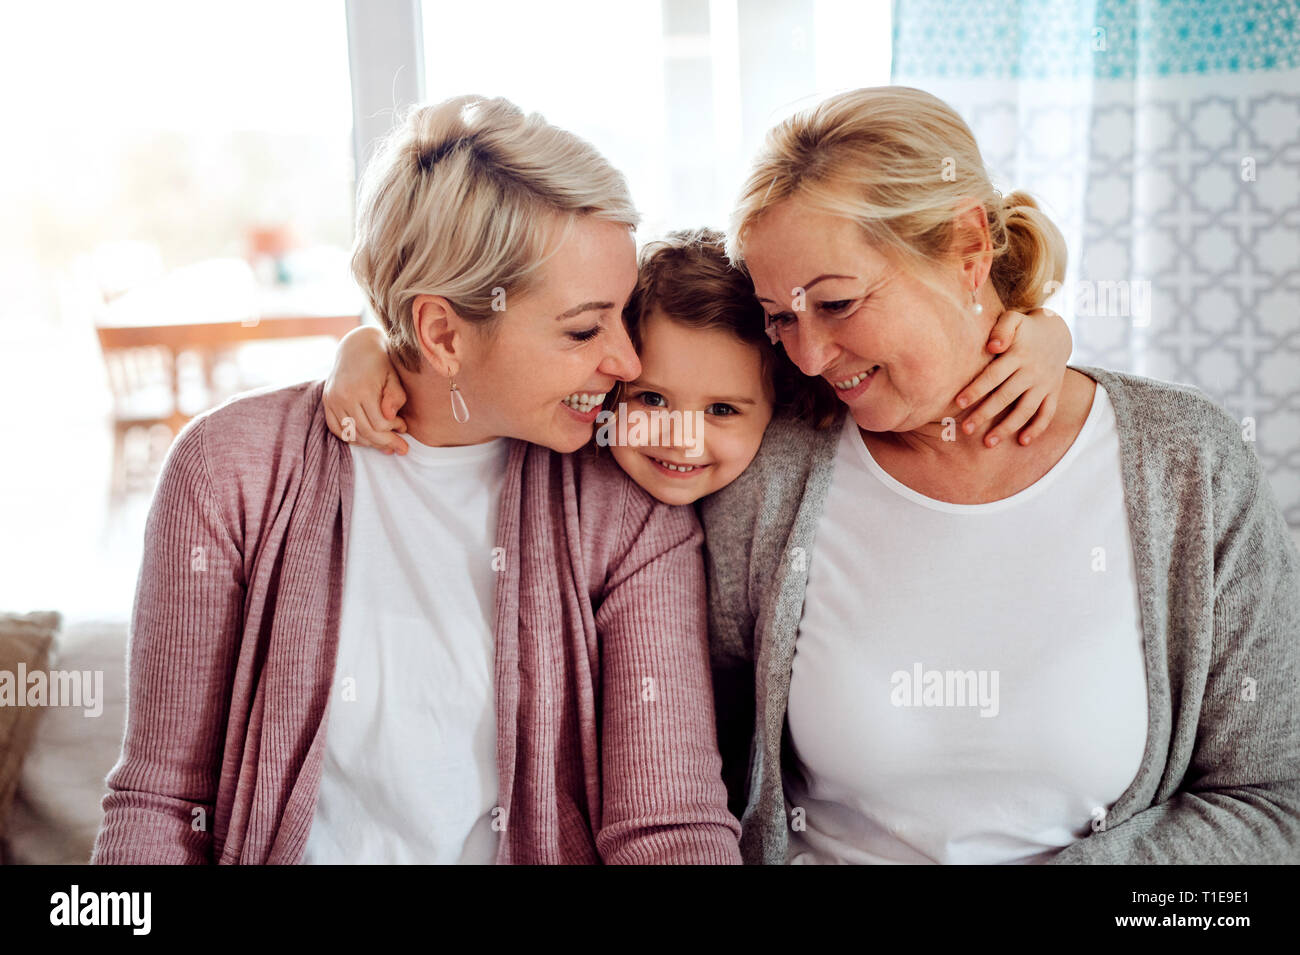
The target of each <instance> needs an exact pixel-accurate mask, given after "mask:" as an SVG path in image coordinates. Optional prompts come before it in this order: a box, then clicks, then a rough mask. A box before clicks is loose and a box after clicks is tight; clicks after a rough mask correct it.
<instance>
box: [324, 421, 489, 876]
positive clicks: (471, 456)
mask: <svg viewBox="0 0 1300 955" xmlns="http://www.w3.org/2000/svg"><path fill="white" fill-rule="evenodd" d="M406 442H407V444H408V445H409V447H410V451H409V452H408V453H407V454H406V455H405V456H399V455H385V454H383V453H381V452H379V451H376V450H374V449H370V448H358V447H356V446H353V448H352V463H353V472H354V475H355V491H354V495H353V499H352V520H351V527H350V529H349V539H348V546H347V561H346V567H345V572H344V583H343V603H342V618H341V621H340V627H339V653H338V663H337V665H336V667H335V677H334V684H333V687H332V690H331V692H332V694H333V698H332V700H331V703H330V713H329V717H328V723H327V726H326V750H325V762H324V768H323V771H322V777H321V784H320V795H319V797H318V798H317V802H316V811H315V815H314V817H313V820H312V828H311V833H310V834H309V836H308V839H307V846H306V850H305V854H304V856H303V862H304V863H456V862H463V863H490V862H493V861H494V860H495V858H496V849H497V833H496V832H494V831H493V829H492V821H493V820H492V810H493V808H494V807H495V806H496V805H497V767H496V711H495V683H494V679H493V674H494V666H493V657H494V647H495V641H494V639H493V631H492V624H493V619H494V600H495V589H496V578H497V576H498V575H497V574H496V573H495V572H494V571H493V569H492V567H493V562H492V546H493V543H494V540H495V535H496V524H497V511H498V497H499V496H500V491H501V486H502V483H503V481H504V479H505V460H506V453H507V448H508V443H507V441H506V440H505V439H504V438H499V439H496V440H494V441H489V442H487V443H486V444H476V445H470V446H468V447H457V448H434V447H429V446H427V445H423V444H420V443H419V442H418V441H415V440H414V439H413V438H411V436H410V435H409V434H408V435H406Z"/></svg>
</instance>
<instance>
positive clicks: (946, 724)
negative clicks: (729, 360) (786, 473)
mask: <svg viewBox="0 0 1300 955" xmlns="http://www.w3.org/2000/svg"><path fill="white" fill-rule="evenodd" d="M787 719H788V727H789V730H790V734H791V741H792V743H793V746H794V751H795V755H796V757H797V759H796V760H795V761H794V763H795V765H793V766H791V765H787V767H786V787H785V789H786V800H787V810H788V811H789V812H790V821H791V826H792V831H791V833H790V836H791V838H790V851H789V861H791V862H792V863H796V864H798V863H817V862H823V863H825V862H842V863H874V862H881V863H889V862H904V863H925V862H936V863H1020V862H1041V861H1045V860H1046V859H1048V858H1050V857H1051V855H1052V854H1053V853H1055V852H1056V851H1058V850H1059V849H1061V848H1063V847H1064V846H1067V845H1069V844H1070V843H1071V842H1074V841H1075V840H1077V839H1079V838H1080V837H1082V836H1084V835H1085V834H1087V833H1088V832H1089V830H1090V829H1093V828H1101V827H1103V826H1104V825H1105V813H1106V811H1107V810H1108V809H1109V807H1110V806H1111V805H1112V804H1113V803H1114V802H1115V800H1116V799H1118V797H1119V796H1120V795H1121V794H1122V793H1123V792H1124V791H1125V790H1126V789H1127V788H1128V786H1129V785H1130V783H1131V782H1132V780H1133V778H1134V776H1135V775H1136V773H1137V770H1138V767H1139V765H1140V763H1141V760H1142V755H1143V750H1144V748H1145V745H1146V735H1147V685H1146V666H1145V662H1144V657H1143V647H1142V632H1141V625H1140V615H1139V610H1138V594H1137V577H1136V574H1135V572H1134V568H1133V551H1132V544H1131V542H1130V538H1129V529H1128V519H1127V515H1126V513H1125V510H1124V494H1123V485H1122V482H1121V476H1120V458H1119V438H1118V434H1117V432H1116V428H1115V417H1114V412H1113V410H1112V408H1111V405H1110V401H1109V399H1108V397H1107V396H1106V393H1105V391H1104V390H1103V389H1102V387H1101V385H1100V384H1099V385H1098V386H1097V389H1096V394H1095V396H1094V399H1093V404H1092V409H1091V411H1090V412H1089V415H1088V418H1087V420H1086V422H1085V423H1084V426H1083V428H1082V430H1081V431H1080V432H1079V435H1078V436H1077V437H1076V438H1075V441H1074V443H1073V444H1072V445H1071V446H1070V448H1069V450H1068V451H1067V452H1066V453H1065V455H1064V456H1063V457H1062V458H1061V460H1060V461H1058V462H1057V464H1056V465H1055V466H1054V467H1053V468H1052V469H1051V470H1050V471H1049V472H1048V473H1047V474H1045V475H1044V476H1043V477H1042V478H1040V479H1039V480H1038V481H1037V482H1036V483H1034V484H1033V485H1031V486H1030V487H1028V488H1025V489H1024V490H1022V491H1020V492H1019V493H1017V494H1015V495H1013V496H1011V497H1009V498H1005V499H1003V500H1000V501H994V502H991V503H988V504H950V503H946V502H943V501H937V500H933V499H931V498H928V497H925V496H924V495H922V494H919V493H917V492H916V491H914V490H912V489H911V488H908V487H907V486H906V485H904V484H902V483H900V482H899V481H897V480H895V479H894V478H893V477H891V476H890V475H889V474H888V473H887V472H886V471H885V470H884V469H882V468H881V467H880V465H879V464H877V463H876V461H875V460H874V458H872V456H871V453H870V451H869V450H868V449H867V447H866V444H865V443H864V442H863V440H862V436H861V434H860V433H859V431H858V428H857V425H856V424H855V422H854V421H853V418H852V416H851V415H850V416H846V417H845V425H844V431H843V433H842V435H841V437H840V442H839V446H838V449H837V452H836V460H835V470H834V474H833V477H832V483H831V487H830V490H829V494H828V497H827V501H826V506H825V510H824V511H823V513H822V515H821V518H820V522H819V524H818V530H817V537H816V540H815V542H814V547H813V551H812V559H811V563H810V565H809V576H808V588H807V592H806V595H805V599H804V609H803V616H802V619H801V622H800V626H799V632H798V636H797V641H796V644H795V656H794V663H793V670H792V674H791V680H790V700H789V706H788V709H787ZM800 775H802V779H801V778H800Z"/></svg>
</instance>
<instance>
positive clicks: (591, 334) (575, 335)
mask: <svg viewBox="0 0 1300 955" xmlns="http://www.w3.org/2000/svg"><path fill="white" fill-rule="evenodd" d="M599 334H600V326H599V325H597V326H596V327H595V328H588V329H586V330H585V331H581V332H569V337H570V338H572V339H573V340H574V341H575V342H589V341H591V340H592V339H593V338H595V337H596V336H597V335H599Z"/></svg>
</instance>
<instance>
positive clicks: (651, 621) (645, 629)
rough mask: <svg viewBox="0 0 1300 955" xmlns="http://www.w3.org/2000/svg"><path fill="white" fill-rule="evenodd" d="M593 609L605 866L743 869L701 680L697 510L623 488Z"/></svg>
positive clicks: (704, 644) (705, 668)
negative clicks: (605, 575) (612, 556)
mask: <svg viewBox="0 0 1300 955" xmlns="http://www.w3.org/2000/svg"><path fill="white" fill-rule="evenodd" d="M621 512H622V516H621V521H622V527H621V529H620V532H619V545H618V547H619V556H618V557H617V558H616V560H615V561H614V564H613V566H612V569H611V571H610V575H609V579H608V584H607V587H606V591H605V594H604V597H603V599H602V601H601V605H600V607H599V609H598V610H597V611H596V616H595V623H596V630H597V632H598V633H599V634H600V639H601V683H602V687H601V711H602V712H601V775H602V780H603V784H604V785H603V790H604V796H603V799H602V805H601V819H599V820H593V822H594V823H595V828H596V830H597V831H596V848H597V850H598V851H599V852H600V856H601V858H602V859H603V860H604V861H605V862H606V863H637V864H645V863H688V862H694V863H714V864H717V863H728V864H730V863H735V864H739V862H740V849H739V842H738V840H739V836H740V824H739V822H737V821H736V819H735V817H734V816H732V815H731V813H729V812H728V811H727V793H726V789H725V787H724V786H723V784H722V776H721V770H722V765H721V760H720V758H719V756H718V746H717V737H716V734H715V731H714V721H713V692H712V687H711V682H710V679H709V656H708V631H707V610H706V605H705V590H704V567H703V561H702V557H701V553H700V547H701V543H702V541H703V538H704V534H703V532H702V531H701V530H700V526H699V522H698V520H697V519H696V517H695V512H694V511H693V510H691V509H690V508H689V507H669V506H667V505H664V504H660V503H659V502H657V501H655V500H653V499H652V498H650V496H649V495H647V494H645V493H643V492H641V491H639V489H635V488H632V486H631V485H630V484H629V493H628V495H627V499H626V505H625V506H624V507H623V508H622V509H621Z"/></svg>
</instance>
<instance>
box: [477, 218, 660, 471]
mask: <svg viewBox="0 0 1300 955" xmlns="http://www.w3.org/2000/svg"><path fill="white" fill-rule="evenodd" d="M636 277H637V267H636V242H635V240H634V239H633V237H632V234H631V232H630V231H629V229H628V228H627V226H624V225H619V224H617V223H613V222H605V221H601V220H597V219H591V218H580V219H578V220H577V221H576V222H575V223H574V226H573V229H572V231H571V232H570V233H569V235H568V237H567V239H566V240H565V241H564V242H563V243H562V244H560V245H559V246H558V248H557V249H556V251H555V253H554V254H553V255H552V256H551V258H550V259H549V260H547V261H546V263H545V264H544V265H543V266H542V271H541V277H540V279H539V281H538V282H537V284H536V285H535V286H534V287H533V288H532V289H531V290H530V292H529V294H528V295H526V296H523V297H521V298H520V299H519V300H518V301H509V300H507V301H506V302H505V306H506V308H505V312H504V314H502V315H501V317H500V318H499V319H498V323H497V327H496V329H495V330H494V331H493V332H491V333H488V334H482V335H479V334H477V333H475V335H474V338H475V340H474V342H473V344H474V347H473V349H472V352H471V354H470V355H468V356H467V358H466V361H465V363H464V364H463V365H462V366H461V369H460V372H459V373H458V374H457V376H456V385H457V387H458V388H459V389H460V390H461V392H462V393H463V394H464V396H465V400H466V402H467V404H468V406H469V409H470V424H471V425H472V426H476V427H477V428H478V429H480V430H481V431H482V433H484V434H486V435H505V436H508V437H513V438H519V439H521V440H524V441H530V442H532V443H534V444H540V445H542V446H544V447H548V448H552V449H554V450H556V451H560V452H570V451H576V450H577V449H578V448H580V447H582V446H583V445H584V444H586V443H587V442H588V441H589V440H590V439H591V436H592V433H593V432H594V430H595V422H596V416H597V414H598V413H599V412H600V404H601V400H602V399H603V397H604V395H605V394H606V393H607V392H608V391H610V390H611V389H612V388H613V387H614V383H615V381H619V380H622V381H629V380H631V379H633V378H635V377H636V376H637V375H639V374H640V373H641V364H640V361H639V359H638V358H637V355H636V351H635V349H633V347H632V342H631V340H630V339H629V338H628V335H627V329H626V328H625V327H624V326H623V318H622V314H623V306H624V305H625V304H626V303H627V300H628V297H629V296H630V295H631V294H632V287H633V286H634V285H635V284H636Z"/></svg>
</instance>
